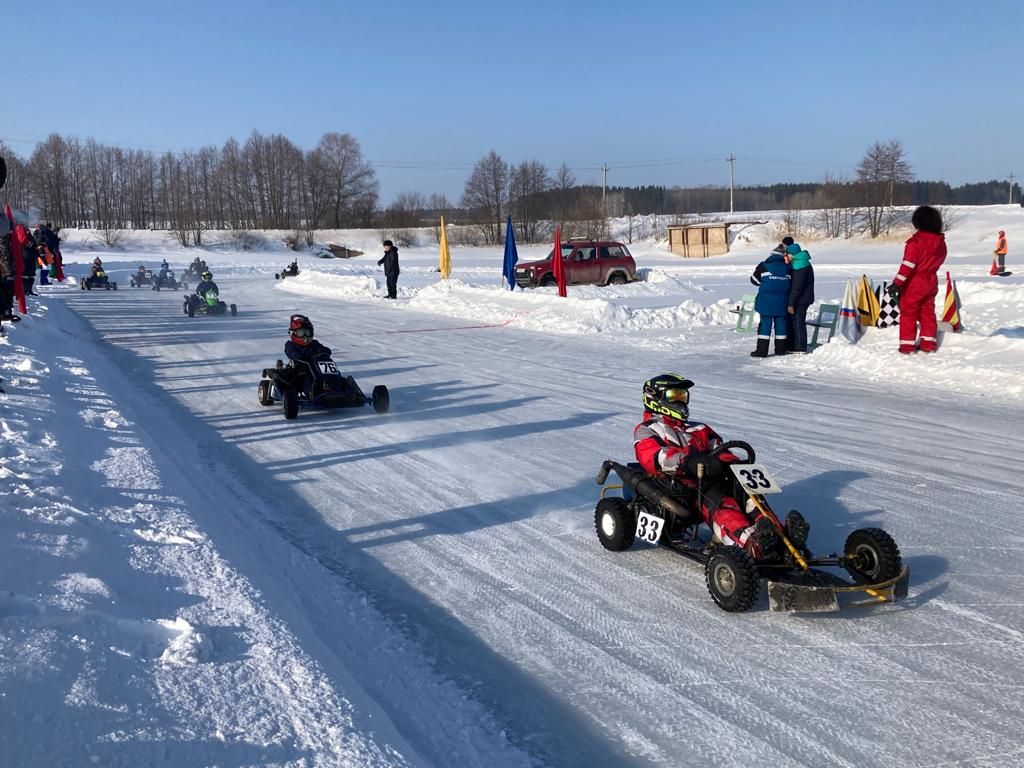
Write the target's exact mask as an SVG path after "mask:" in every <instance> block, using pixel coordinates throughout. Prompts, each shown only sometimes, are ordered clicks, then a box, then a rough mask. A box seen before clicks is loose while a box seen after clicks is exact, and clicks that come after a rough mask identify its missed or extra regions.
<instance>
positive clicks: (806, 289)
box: [789, 249, 814, 308]
mask: <svg viewBox="0 0 1024 768" xmlns="http://www.w3.org/2000/svg"><path fill="white" fill-rule="evenodd" d="M792 257H793V261H792V262H791V263H790V268H791V269H792V270H793V271H792V281H791V283H790V286H789V306H791V307H794V308H796V307H809V306H810V305H811V304H813V303H814V267H812V266H811V254H809V253H808V252H807V251H805V250H802V249H801V250H798V251H797V252H796V253H794V254H792Z"/></svg>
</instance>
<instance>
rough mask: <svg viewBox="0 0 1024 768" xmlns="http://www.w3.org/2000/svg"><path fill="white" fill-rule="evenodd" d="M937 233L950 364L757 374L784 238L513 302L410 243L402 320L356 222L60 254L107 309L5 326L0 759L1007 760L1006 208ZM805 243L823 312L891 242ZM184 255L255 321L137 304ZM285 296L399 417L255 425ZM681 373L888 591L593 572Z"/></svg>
mask: <svg viewBox="0 0 1024 768" xmlns="http://www.w3.org/2000/svg"><path fill="white" fill-rule="evenodd" d="M956 215H957V222H956V225H955V226H954V228H953V229H952V231H951V232H950V233H949V236H948V243H949V247H950V256H949V258H948V260H947V262H946V265H947V268H948V269H949V270H950V272H951V273H952V275H953V278H954V279H955V280H957V282H958V285H959V290H960V295H961V298H962V301H963V311H962V319H963V322H964V326H965V328H964V331H963V332H962V333H960V334H956V335H953V334H945V335H944V336H943V338H942V339H941V341H940V343H941V349H940V352H939V354H937V355H931V356H924V355H914V356H910V357H902V356H900V355H898V354H897V349H896V348H897V339H896V335H897V331H896V329H891V330H886V331H878V330H871V331H869V332H868V334H867V336H866V337H865V338H864V339H862V341H861V342H860V343H858V344H857V345H849V344H847V343H845V342H843V341H842V340H841V339H839V338H837V339H835V340H833V342H832V343H831V344H829V345H827V346H825V347H822V348H820V349H818V350H817V351H815V352H814V353H813V354H810V355H806V356H793V357H787V358H785V359H782V358H778V359H775V358H773V357H769V358H767V359H766V360H754V359H752V358H750V357H749V354H748V353H749V352H750V351H751V350H752V349H753V344H754V337H753V335H751V334H742V333H736V332H735V331H733V330H732V326H733V325H734V315H732V314H730V313H729V312H728V309H729V308H730V307H731V306H733V304H734V303H735V301H736V300H737V299H738V298H739V297H740V296H741V295H742V294H746V293H752V292H754V290H755V289H754V288H753V286H751V285H750V283H749V281H748V277H749V274H750V272H751V271H752V269H753V267H754V266H755V265H756V263H757V262H758V261H759V260H761V259H762V258H764V256H766V255H767V253H768V251H769V250H770V248H771V246H772V245H774V241H775V239H776V238H777V232H776V231H774V230H772V229H771V227H768V226H765V227H748V228H745V229H742V230H741V231H740V233H739V237H738V239H737V241H736V242H735V243H734V248H733V250H732V252H731V253H730V254H729V255H728V256H724V257H715V258H711V259H707V260H691V261H686V260H682V259H680V258H678V257H675V256H672V255H671V254H669V253H667V252H666V251H665V250H664V248H663V246H662V245H659V244H656V243H651V242H645V243H637V244H634V245H633V246H631V250H632V252H633V254H634V256H635V258H636V261H637V264H638V267H640V268H641V270H643V274H644V276H645V280H643V281H642V282H638V283H633V284H630V285H626V286H612V287H607V288H599V287H570V288H569V297H568V299H559V298H558V297H557V296H556V295H555V293H554V289H536V290H534V291H527V292H522V291H519V290H516V291H515V292H509V291H507V290H504V291H503V290H501V289H500V288H499V282H500V269H501V250H500V249H494V248H453V249H452V262H453V268H454V272H453V276H452V280H450V281H448V282H440V281H439V280H438V277H439V276H438V274H437V273H436V271H434V269H435V267H436V263H437V252H436V246H434V247H429V246H426V245H423V246H419V247H415V248H411V249H403V250H402V253H401V260H402V276H401V278H400V279H399V300H398V301H396V302H388V301H383V300H381V296H382V295H383V294H384V290H383V274H382V272H381V271H380V268H379V267H377V266H376V261H377V259H378V258H379V257H380V252H381V251H380V248H379V245H378V243H379V237H377V236H376V234H375V233H373V232H344V233H332V236H331V237H330V238H329V239H334V240H336V241H339V242H342V241H343V242H345V244H347V245H350V246H352V247H358V248H361V249H363V250H366V251H367V254H366V255H364V256H361V257H357V258H354V259H351V260H320V259H315V258H313V257H311V256H300V257H299V264H300V268H301V269H302V270H303V273H302V274H301V275H300V276H299V277H298V278H295V279H289V280H287V281H284V282H283V283H282V282H278V281H275V280H274V277H273V273H274V272H276V271H279V270H280V268H281V267H283V266H284V265H285V263H286V262H287V261H288V260H290V258H291V253H290V252H289V251H286V250H285V249H284V248H283V247H282V246H280V245H279V244H278V245H272V246H268V247H267V248H266V249H261V250H254V251H240V250H234V249H232V247H231V246H229V245H227V244H225V245H213V246H211V247H208V248H205V249H203V250H201V251H195V250H188V251H185V250H182V249H179V248H177V247H176V246H174V245H172V244H171V243H170V241H169V240H168V239H167V238H166V236H165V235H164V234H162V233H136V234H133V235H132V237H131V239H130V241H129V242H128V243H126V244H125V245H124V246H123V248H121V249H119V250H106V249H98V248H96V246H95V240H93V241H92V242H87V239H88V233H62V234H65V235H68V237H69V240H68V242H67V244H66V245H65V251H64V255H65V261H66V262H67V263H68V264H67V266H68V271H69V273H71V274H72V275H78V274H84V273H85V271H86V264H87V263H88V262H89V261H91V260H92V258H93V257H94V256H95V255H97V253H98V254H99V255H101V256H102V257H103V259H104V262H105V265H106V266H107V268H108V271H109V273H110V275H111V277H112V279H115V280H117V281H118V283H119V290H118V291H116V292H113V291H110V292H97V291H91V292H83V291H80V290H78V288H77V287H76V286H71V285H65V286H53V287H43V288H40V289H39V291H40V293H41V296H40V297H39V298H38V299H34V300H30V304H31V306H30V309H31V314H30V315H29V316H28V317H26V318H25V319H24V320H23V322H21V323H20V324H18V325H17V326H16V327H14V328H11V326H10V325H9V324H6V323H5V324H4V327H5V329H7V331H8V333H7V336H6V337H4V338H2V339H0V376H2V377H3V379H4V381H3V387H4V388H5V389H6V394H3V395H0V496H2V499H0V743H2V754H3V759H2V760H0V764H2V765H5V766H6V765H10V766H82V765H102V766H143V765H174V766H207V765H208V766H214V765H216V766H257V765H258V766H340V765H346V766H459V767H462V766H479V767H480V768H485V767H487V768H490V767H496V768H511V767H513V766H516V767H518V766H524V767H525V766H551V767H557V766H649V765H654V766H684V765H703V766H743V767H744V768H753V767H756V766H774V767H778V766H811V767H818V766H843V767H844V768H862V767H864V766H870V767H878V768H882V767H886V768H888V767H890V766H907V767H909V768H938V767H939V766H965V767H968V768H996V767H997V766H1015V765H1024V747H1022V746H1021V742H1020V726H1021V723H1022V722H1024V695H1022V689H1024V599H1022V598H1021V593H1020V589H1021V586H1022V582H1024V560H1022V558H1021V552H1022V550H1024V533H1022V524H1024V512H1022V511H1021V509H1022V508H1021V504H1020V496H1021V492H1022V490H1024V483H1022V480H1021V478H1022V477H1024V461H1022V459H1021V457H1020V453H1019V448H1018V447H1017V444H1016V443H1014V442H1013V441H1014V439H1015V438H1014V437H1013V435H1014V434H1015V433H1016V429H1018V428H1019V425H1020V424H1021V423H1022V421H1021V417H1022V411H1024V311H1022V306H1024V277H1022V275H1024V270H1020V269H1017V263H1016V262H1017V257H1016V256H1015V253H1019V252H1020V251H1019V250H1018V246H1017V245H1015V244H1021V243H1024V210H1022V209H1020V208H1017V207H1010V206H992V207H985V208H964V209H958V210H957V212H956ZM998 229H1005V230H1006V231H1007V236H1008V239H1009V242H1010V256H1009V259H1008V265H1009V268H1010V269H1012V270H1014V271H1015V272H1016V274H1014V275H1013V276H1012V277H1009V278H1002V279H997V278H990V277H988V268H989V264H990V263H991V250H992V248H993V246H994V241H995V234H996V231H997V230H998ZM208 234H211V236H212V235H215V234H216V233H208ZM325 239H328V238H326V237H325ZM804 244H805V245H806V246H807V247H808V249H809V250H810V251H811V253H812V256H813V262H812V263H813V264H814V267H815V273H816V277H817V284H816V293H817V297H818V299H819V300H824V301H834V300H838V299H839V298H840V297H841V295H842V290H843V285H844V283H845V281H846V280H847V279H849V278H856V277H859V276H860V275H861V274H867V275H868V276H869V277H870V278H872V279H874V280H876V281H880V280H882V279H886V280H888V279H891V277H892V275H893V274H895V270H896V267H897V265H898V264H899V261H900V258H901V255H902V242H901V241H900V240H898V239H893V240H892V241H891V242H887V243H870V242H866V241H859V240H852V241H831V242H815V241H806V242H805V243H804ZM94 249H95V250H94ZM547 250H548V248H547V247H525V248H521V249H520V258H521V259H524V260H525V259H528V258H536V257H540V256H542V255H544V254H545V253H546V252H547ZM197 254H198V255H201V256H202V257H203V258H205V259H206V260H207V261H208V263H209V265H210V268H211V270H212V271H213V272H214V275H215V279H216V281H217V282H218V284H219V286H220V289H221V296H222V298H224V299H225V300H226V301H228V302H232V303H236V304H237V305H238V309H239V314H238V317H235V318H232V317H209V318H207V317H198V318H194V319H189V318H187V317H184V316H183V314H182V312H181V295H180V293H171V292H166V291H161V292H159V293H157V292H153V291H150V290H148V289H130V288H128V278H129V274H130V273H131V272H134V270H135V268H136V267H137V266H138V265H139V264H140V263H144V264H146V265H147V266H150V267H155V266H156V265H157V264H158V263H159V261H160V259H161V258H162V257H166V258H167V259H168V260H169V261H170V262H171V264H172V266H174V267H178V268H183V267H184V266H185V264H186V263H187V262H188V261H190V260H191V258H192V257H193V256H194V255H197ZM942 276H943V277H944V274H943V275H942ZM940 300H941V295H940ZM296 311H301V312H304V313H305V314H308V315H309V316H310V317H311V318H312V320H313V322H314V323H315V325H316V330H317V337H318V338H319V339H321V340H322V341H323V342H324V343H326V344H327V345H328V346H331V347H333V349H334V350H335V356H334V358H335V360H336V361H337V362H338V363H339V367H341V368H342V369H343V370H344V371H345V372H346V373H350V374H352V375H353V376H354V377H355V378H356V379H357V380H358V381H359V383H360V384H362V385H363V386H364V388H366V389H368V388H369V387H371V386H373V385H374V384H386V385H387V386H388V387H389V389H390V390H391V404H392V408H391V412H390V413H388V414H386V415H375V414H373V413H372V411H370V409H365V410H364V411H349V412H337V411H336V412H322V413H314V412H304V413H302V414H300V416H299V419H298V420H297V421H294V422H286V421H285V420H284V419H283V417H282V415H281V411H280V409H279V408H261V407H260V406H259V404H258V403H257V400H256V382H257V381H258V379H259V372H260V369H261V368H264V367H267V366H270V365H272V364H273V362H274V361H275V360H276V359H277V358H279V357H282V350H283V344H284V341H285V338H286V333H285V329H286V327H287V320H288V316H289V314H291V313H292V312H296ZM811 314H812V315H813V311H812V313H811ZM666 371H675V372H679V373H682V374H684V375H686V376H688V377H690V378H692V379H694V380H695V381H696V383H697V384H696V387H695V389H694V390H693V393H692V402H691V412H692V415H693V416H694V417H695V418H697V419H701V420H705V421H707V422H708V423H710V424H712V425H713V426H715V427H716V429H717V430H718V431H719V432H720V433H721V434H723V435H724V436H725V437H726V438H727V439H742V440H746V441H748V442H750V443H751V444H753V445H754V447H755V448H756V449H757V451H758V457H759V460H760V461H762V462H763V463H765V464H766V465H768V466H769V467H771V468H772V470H773V471H774V473H775V474H776V476H777V479H778V480H779V481H780V482H781V483H782V485H783V488H784V492H783V493H782V494H781V495H780V497H777V501H778V503H777V504H775V506H776V508H777V509H781V510H786V509H789V508H791V507H797V508H799V509H801V510H802V511H803V512H804V513H805V515H806V516H807V517H808V518H809V519H810V521H811V523H812V530H811V537H810V542H809V544H810V546H811V548H812V549H813V550H815V551H821V552H829V551H833V550H835V549H837V548H840V547H841V546H842V543H843V540H844V539H845V537H846V534H847V533H848V532H849V531H850V530H852V529H854V528H858V527H866V526H879V527H883V528H885V529H887V530H888V531H889V532H891V533H892V535H893V536H894V537H895V539H896V540H897V542H898V543H899V544H900V547H901V550H902V552H903V555H904V559H905V561H906V562H907V563H908V564H909V566H910V569H911V589H910V596H909V598H908V599H907V600H906V601H905V602H902V603H900V604H897V605H894V606H884V607H879V608H873V609H855V610H851V611H847V612H843V613H840V614H819V615H784V614H777V613H771V612H769V611H768V609H767V601H766V600H765V599H764V598H762V600H761V601H760V603H759V604H758V605H757V606H756V607H755V609H754V610H753V611H751V612H749V613H745V614H740V615H733V614H727V613H724V612H723V611H721V610H720V609H718V608H717V607H716V606H715V605H714V603H713V602H712V601H711V598H710V596H709V595H708V594H707V590H706V587H705V585H704V578H703V573H702V571H701V569H700V568H699V567H697V566H696V565H694V564H693V563H690V562H689V561H687V560H685V559H683V558H680V557H679V556H677V555H675V554H673V553H671V552H669V551H667V550H659V549H652V548H650V547H646V546H643V545H639V544H638V545H636V546H635V547H634V548H633V549H631V550H629V551H628V552H625V553H619V554H612V553H609V552H606V551H604V550H603V549H602V548H601V547H600V546H599V545H598V543H597V540H596V536H595V535H594V531H593V507H594V504H595V502H596V500H597V497H598V491H599V489H598V487H597V486H596V485H595V483H594V479H593V478H594V475H595V473H596V471H597V469H598V467H599V465H600V463H601V461H602V460H603V459H606V458H615V459H617V460H626V459H631V458H632V430H633V427H634V426H635V424H636V423H637V421H638V420H639V418H640V416H641V406H640V388H641V385H642V383H643V381H644V380H645V379H647V378H649V377H650V376H652V375H655V374H658V373H662V372H666ZM1014 424H1017V425H1018V427H1014V426H1013V425H1014ZM774 501H776V500H773V502H774Z"/></svg>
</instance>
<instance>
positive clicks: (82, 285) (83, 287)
mask: <svg viewBox="0 0 1024 768" xmlns="http://www.w3.org/2000/svg"><path fill="white" fill-rule="evenodd" d="M78 285H79V287H80V288H81V289H82V290H83V291H84V290H85V279H84V278H83V279H82V281H81V282H80V283H79V284H78Z"/></svg>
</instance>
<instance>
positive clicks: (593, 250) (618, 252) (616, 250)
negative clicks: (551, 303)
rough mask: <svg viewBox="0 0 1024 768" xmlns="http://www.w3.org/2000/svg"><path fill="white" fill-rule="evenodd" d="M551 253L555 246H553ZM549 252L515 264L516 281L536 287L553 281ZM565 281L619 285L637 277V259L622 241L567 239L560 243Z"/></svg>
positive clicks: (574, 283)
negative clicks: (534, 258) (540, 258)
mask: <svg viewBox="0 0 1024 768" xmlns="http://www.w3.org/2000/svg"><path fill="white" fill-rule="evenodd" d="M551 250H552V253H553V252H554V249H553V248H552V249H551ZM552 253H549V254H548V255H547V258H546V259H543V260H541V261H525V262H524V261H521V262H519V263H518V264H516V285H518V286H519V287H520V288H536V287H537V286H538V285H554V284H555V275H554V271H553V270H552V261H551V256H552ZM562 258H563V259H564V260H565V261H564V265H565V283H566V285H609V284H611V285H622V284H623V283H629V282H632V281H634V280H636V262H634V261H633V257H632V256H631V255H630V253H629V250H628V249H627V248H626V246H624V245H623V244H622V243H616V242H613V241H610V240H609V241H604V240H569V241H568V242H564V243H562Z"/></svg>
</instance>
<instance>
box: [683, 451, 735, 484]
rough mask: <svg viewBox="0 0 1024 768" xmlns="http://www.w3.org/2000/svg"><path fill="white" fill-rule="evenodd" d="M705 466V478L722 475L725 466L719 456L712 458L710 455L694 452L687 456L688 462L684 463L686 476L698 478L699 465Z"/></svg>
mask: <svg viewBox="0 0 1024 768" xmlns="http://www.w3.org/2000/svg"><path fill="white" fill-rule="evenodd" d="M698 464H703V465H704V477H708V478H711V477H718V476H719V475H721V474H722V470H723V469H724V467H725V465H724V464H723V463H722V460H721V459H719V458H718V457H717V456H712V455H711V454H710V453H702V452H700V451H694V452H692V453H690V454H689V455H687V457H686V460H685V461H684V462H683V469H684V470H685V471H686V474H688V475H690V476H691V477H697V465H698Z"/></svg>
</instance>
